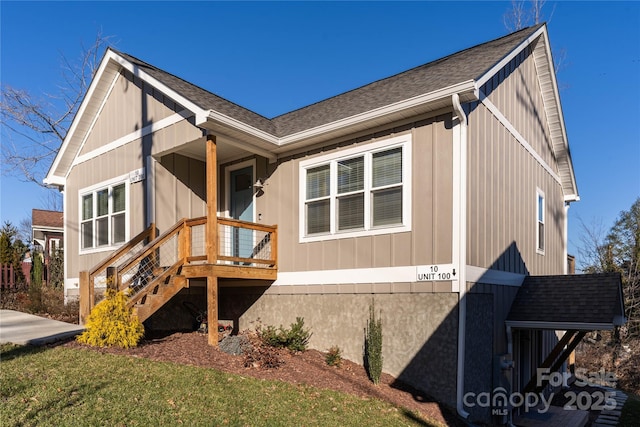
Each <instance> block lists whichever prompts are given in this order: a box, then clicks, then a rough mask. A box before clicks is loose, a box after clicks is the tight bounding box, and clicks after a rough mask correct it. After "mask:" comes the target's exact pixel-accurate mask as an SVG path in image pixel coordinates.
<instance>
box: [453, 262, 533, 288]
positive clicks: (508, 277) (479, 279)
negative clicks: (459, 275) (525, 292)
mask: <svg viewBox="0 0 640 427" xmlns="http://www.w3.org/2000/svg"><path fill="white" fill-rule="evenodd" d="M466 270H467V281H468V282H471V283H486V284H491V285H503V286H520V285H522V282H523V281H524V278H525V277H526V276H525V275H524V274H517V273H510V272H508V271H500V270H492V269H487V268H482V267H476V266H473V265H467V269H466Z"/></svg>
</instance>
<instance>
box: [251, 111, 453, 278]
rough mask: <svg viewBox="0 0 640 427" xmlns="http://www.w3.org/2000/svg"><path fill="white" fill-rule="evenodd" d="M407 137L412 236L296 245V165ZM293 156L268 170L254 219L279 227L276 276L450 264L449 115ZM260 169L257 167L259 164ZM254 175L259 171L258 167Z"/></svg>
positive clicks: (298, 167)
mask: <svg viewBox="0 0 640 427" xmlns="http://www.w3.org/2000/svg"><path fill="white" fill-rule="evenodd" d="M406 134H411V137H412V149H411V150H412V164H411V173H412V175H411V176H412V191H413V194H412V202H411V208H412V225H411V231H409V232H401V233H390V234H383V235H374V236H362V237H352V238H336V239H331V240H326V241H316V242H305V243H300V242H299V230H298V224H299V217H298V215H299V211H300V203H302V201H301V200H299V198H300V197H299V188H298V183H299V173H300V161H302V160H306V159H309V158H312V157H313V156H318V155H324V154H328V153H334V152H335V153H339V151H340V150H344V149H345V148H350V147H353V145H354V144H362V145H364V144H367V143H372V142H376V141H380V140H384V139H387V138H391V137H395V136H399V135H406ZM338 145H339V146H335V145H334V146H330V147H325V148H323V149H320V150H315V151H314V152H313V153H312V154H307V155H304V154H303V155H297V156H292V157H290V158H285V159H284V160H281V161H280V162H279V163H278V164H277V165H274V166H272V167H270V168H269V169H270V174H269V176H268V177H267V180H268V181H267V185H266V187H265V191H264V194H263V195H261V196H260V197H258V198H257V205H256V214H257V215H258V216H261V222H262V223H264V224H277V225H278V242H279V245H278V269H279V271H281V272H295V271H315V270H336V269H360V268H377V267H397V266H411V265H422V264H436V263H450V262H451V253H452V246H451V238H452V237H451V236H452V213H451V210H452V189H453V187H452V186H453V181H452V171H451V164H452V155H453V154H452V131H451V115H450V114H447V115H440V116H437V117H433V118H429V119H426V120H421V121H419V122H415V123H412V124H410V125H404V126H402V127H401V128H392V129H388V130H386V131H384V132H376V133H375V134H373V133H372V134H371V135H370V136H368V137H363V138H358V139H357V140H352V141H346V142H345V143H341V144H338ZM258 165H260V163H258ZM259 169H262V168H261V167H260V166H259Z"/></svg>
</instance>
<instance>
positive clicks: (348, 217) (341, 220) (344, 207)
mask: <svg viewBox="0 0 640 427" xmlns="http://www.w3.org/2000/svg"><path fill="white" fill-rule="evenodd" d="M337 202H338V203H337V205H338V206H337V208H338V230H351V229H354V228H364V193H359V194H354V195H351V196H345V197H339V198H338V200H337Z"/></svg>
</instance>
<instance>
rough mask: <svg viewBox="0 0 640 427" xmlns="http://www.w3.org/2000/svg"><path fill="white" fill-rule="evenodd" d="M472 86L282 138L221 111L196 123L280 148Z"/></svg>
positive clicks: (467, 88)
mask: <svg viewBox="0 0 640 427" xmlns="http://www.w3.org/2000/svg"><path fill="white" fill-rule="evenodd" d="M475 88H476V85H475V82H474V81H473V80H468V81H465V82H462V83H458V84H456V85H453V86H449V87H446V88H442V89H439V90H436V91H433V92H430V93H427V94H423V95H418V96H415V97H413V98H409V99H406V100H403V101H400V102H396V103H393V104H389V105H386V106H384V107H380V108H376V109H373V110H370V111H367V112H365V113H361V114H356V115H353V116H349V117H346V118H344V119H340V120H336V121H334V122H331V123H327V124H324V125H321V126H316V127H314V128H311V129H306V130H304V131H301V132H297V133H294V134H291V135H287V136H284V137H276V136H274V135H272V134H270V133H268V132H265V131H262V130H260V129H257V128H255V127H253V126H250V125H247V124H246V123H243V122H241V121H239V120H236V119H234V118H232V117H229V116H227V115H224V114H221V113H219V112H217V111H214V110H209V111H208V114H207V115H206V116H205V117H197V122H196V125H198V126H204V127H208V126H206V124H205V123H204V120H209V121H213V122H216V123H219V124H222V125H225V126H228V127H231V128H234V129H237V130H239V131H241V132H244V133H246V134H248V135H250V136H252V137H255V138H258V139H260V140H262V141H264V142H268V143H271V144H273V145H274V146H275V147H274V148H280V147H285V146H287V145H290V144H295V143H298V142H303V141H304V140H307V139H309V138H313V137H315V136H318V135H322V134H325V133H328V132H332V131H335V130H338V129H342V128H348V127H349V126H353V125H357V124H360V123H362V122H366V121H370V120H375V119H377V118H380V117H383V116H385V115H388V114H391V113H394V112H397V111H402V110H405V109H410V108H414V107H417V106H420V105H423V104H428V103H429V102H433V101H437V100H440V99H448V98H450V97H451V95H453V94H454V93H464V92H468V93H473V92H474V90H475Z"/></svg>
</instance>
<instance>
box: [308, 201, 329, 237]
mask: <svg viewBox="0 0 640 427" xmlns="http://www.w3.org/2000/svg"><path fill="white" fill-rule="evenodd" d="M329 209H330V202H329V200H320V201H318V202H311V203H307V234H315V233H328V232H329V219H330V216H329Z"/></svg>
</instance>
